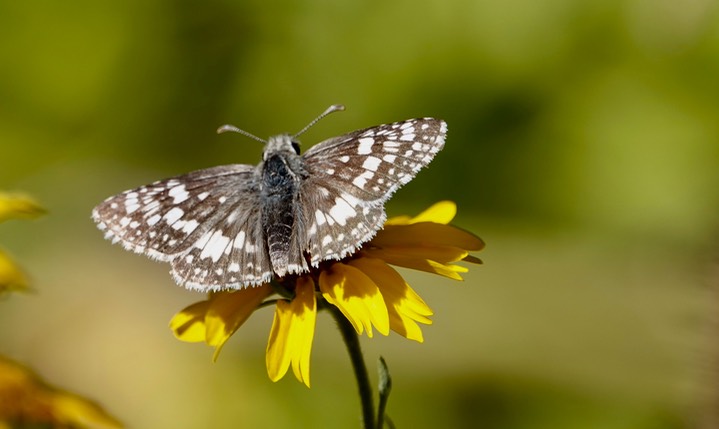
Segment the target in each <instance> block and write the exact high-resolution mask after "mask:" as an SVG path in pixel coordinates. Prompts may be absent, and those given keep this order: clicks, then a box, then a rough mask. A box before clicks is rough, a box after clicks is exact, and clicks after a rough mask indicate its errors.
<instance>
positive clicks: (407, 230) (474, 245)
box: [367, 222, 484, 250]
mask: <svg viewBox="0 0 719 429" xmlns="http://www.w3.org/2000/svg"><path fill="white" fill-rule="evenodd" d="M392 246H414V247H417V246H426V247H432V246H451V247H459V248H460V249H465V250H480V249H482V248H483V247H484V242H483V241H482V240H481V239H480V238H479V237H477V236H476V235H474V234H472V233H470V232H467V231H464V230H462V229H460V228H457V227H454V226H451V225H442V224H439V223H432V222H419V223H413V224H411V225H386V226H385V228H384V229H383V230H381V231H379V232H378V233H377V235H376V236H375V237H374V238H373V239H372V241H370V242H369V246H367V247H392Z"/></svg>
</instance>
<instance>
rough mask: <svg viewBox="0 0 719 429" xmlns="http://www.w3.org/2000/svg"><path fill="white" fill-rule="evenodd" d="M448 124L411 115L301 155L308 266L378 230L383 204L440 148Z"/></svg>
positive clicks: (346, 249) (342, 253)
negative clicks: (407, 118)
mask: <svg viewBox="0 0 719 429" xmlns="http://www.w3.org/2000/svg"><path fill="white" fill-rule="evenodd" d="M446 132H447V124H446V123H445V122H444V121H441V120H437V119H432V118H420V119H409V120H407V121H402V122H395V123H392V124H386V125H379V126H376V127H371V128H366V129H363V130H358V131H354V132H352V133H349V134H346V135H344V136H341V137H335V138H333V139H330V140H327V141H324V142H322V143H320V144H318V145H315V146H313V147H312V148H310V149H309V150H308V151H307V152H306V153H305V154H304V155H303V159H304V160H305V167H306V169H307V171H308V173H309V174H308V176H309V177H308V178H307V179H306V180H305V181H304V182H303V184H302V189H301V200H302V201H301V205H302V209H303V210H304V213H305V214H304V219H305V223H306V230H307V239H308V243H309V244H308V248H309V253H310V254H311V262H312V265H317V264H318V263H319V262H320V261H322V260H325V259H340V258H342V257H344V256H345V255H347V254H349V253H351V252H353V251H354V250H356V249H357V248H359V246H360V245H361V244H362V243H364V242H366V241H367V240H369V239H371V238H372V237H373V236H374V234H375V233H376V232H377V230H379V229H380V228H382V225H383V223H384V221H385V218H386V215H385V211H384V203H385V201H387V199H389V197H390V196H392V194H393V193H394V192H395V191H396V190H397V189H399V187H401V186H402V185H404V184H406V183H407V182H409V181H410V180H411V179H412V178H413V177H414V176H415V175H416V174H417V172H419V170H420V169H421V168H422V167H424V166H426V165H427V164H429V162H430V161H431V160H432V159H433V158H434V156H435V155H436V154H437V153H438V152H439V151H440V150H441V149H442V148H443V147H444V139H445V135H446Z"/></svg>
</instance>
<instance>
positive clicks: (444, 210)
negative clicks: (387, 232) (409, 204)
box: [409, 201, 457, 225]
mask: <svg viewBox="0 0 719 429" xmlns="http://www.w3.org/2000/svg"><path fill="white" fill-rule="evenodd" d="M456 214H457V204H455V203H454V201H440V202H438V203H435V204H433V205H432V206H430V207H429V208H428V209H426V210H425V211H423V212H422V213H420V214H418V215H417V216H415V217H413V218H412V219H411V220H410V221H409V223H420V222H434V223H441V224H445V225H446V224H448V223H450V222H452V219H454V216H455V215H456Z"/></svg>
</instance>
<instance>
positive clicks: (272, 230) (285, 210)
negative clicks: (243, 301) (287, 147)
mask: <svg viewBox="0 0 719 429" xmlns="http://www.w3.org/2000/svg"><path fill="white" fill-rule="evenodd" d="M298 185H299V183H298V179H296V178H295V176H294V174H293V173H292V172H291V170H290V169H289V167H288V166H287V163H286V159H285V158H284V156H283V155H280V154H276V155H272V156H270V157H269V158H268V159H267V160H266V161H265V163H264V165H263V168H262V192H261V198H260V201H261V204H262V218H261V222H262V229H263V232H264V234H265V239H266V240H267V251H268V253H269V256H270V261H271V263H272V268H273V271H274V272H275V273H276V274H277V275H278V276H280V277H282V276H284V275H285V274H286V272H287V265H288V264H289V251H290V242H291V240H292V231H293V227H294V224H295V203H296V198H297V194H298V188H299V186H298Z"/></svg>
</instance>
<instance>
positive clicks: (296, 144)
mask: <svg viewBox="0 0 719 429" xmlns="http://www.w3.org/2000/svg"><path fill="white" fill-rule="evenodd" d="M292 149H294V150H295V153H296V154H297V155H299V154H300V143H299V142H296V141H294V140H293V141H292Z"/></svg>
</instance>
